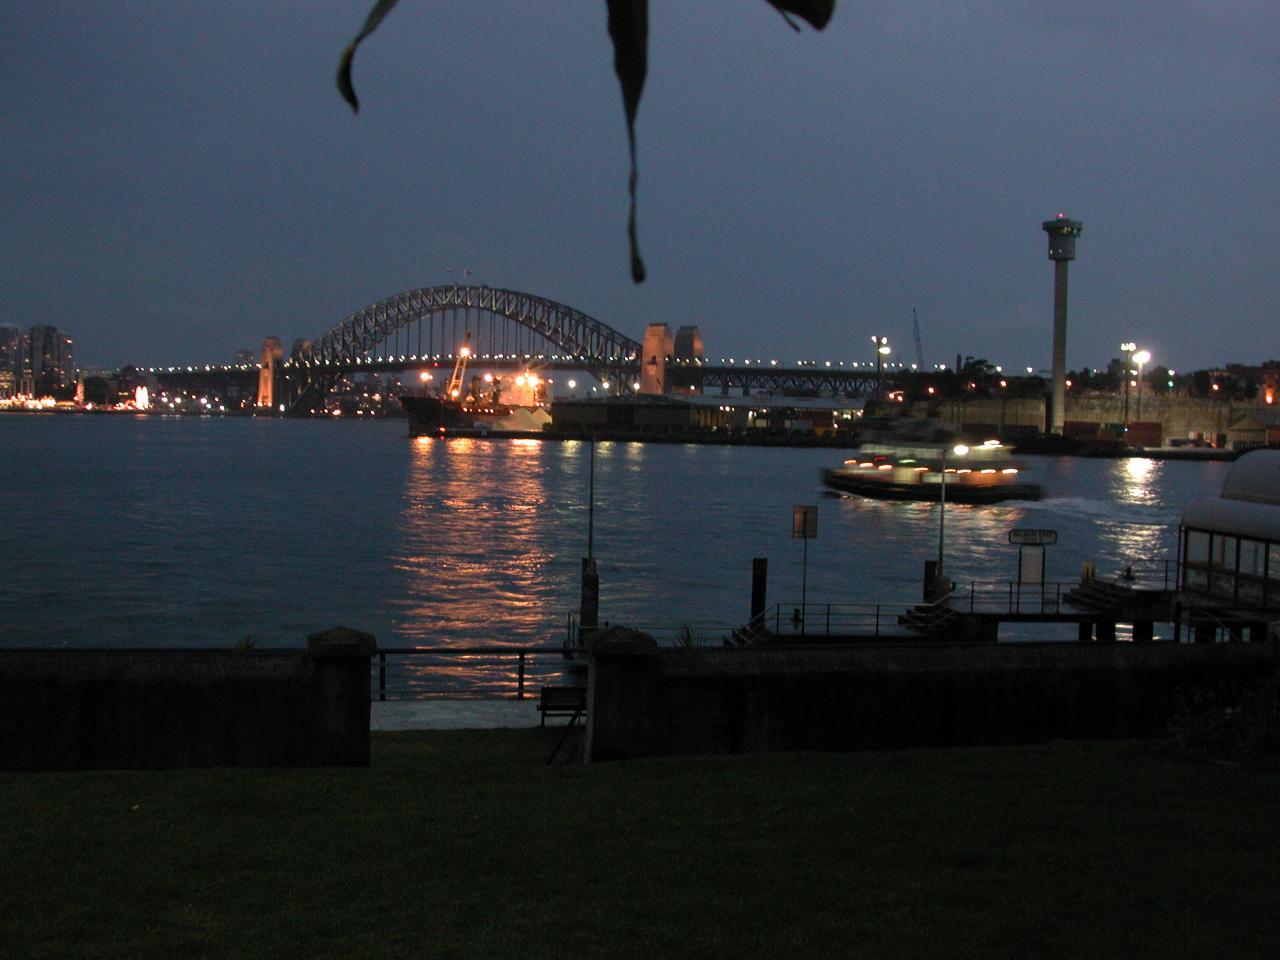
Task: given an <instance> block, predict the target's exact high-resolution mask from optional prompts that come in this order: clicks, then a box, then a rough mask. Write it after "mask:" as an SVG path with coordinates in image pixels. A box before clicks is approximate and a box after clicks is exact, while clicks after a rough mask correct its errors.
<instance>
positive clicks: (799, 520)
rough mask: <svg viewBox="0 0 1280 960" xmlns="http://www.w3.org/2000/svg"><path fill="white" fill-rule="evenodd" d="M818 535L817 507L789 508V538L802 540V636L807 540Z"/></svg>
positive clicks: (807, 571) (806, 586)
mask: <svg viewBox="0 0 1280 960" xmlns="http://www.w3.org/2000/svg"><path fill="white" fill-rule="evenodd" d="M817 536H818V508H817V507H816V506H812V507H810V506H795V507H792V508H791V539H792V540H803V541H804V561H803V564H802V566H801V568H800V610H799V614H800V635H801V636H804V629H805V628H804V621H805V606H806V604H807V602H808V589H809V541H810V540H813V539H814V538H816V537H817Z"/></svg>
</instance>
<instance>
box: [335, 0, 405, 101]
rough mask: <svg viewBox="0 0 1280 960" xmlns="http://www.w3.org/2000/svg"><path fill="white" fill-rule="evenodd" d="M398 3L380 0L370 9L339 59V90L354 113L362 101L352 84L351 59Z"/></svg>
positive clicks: (393, 0) (390, 0)
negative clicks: (362, 42)
mask: <svg viewBox="0 0 1280 960" xmlns="http://www.w3.org/2000/svg"><path fill="white" fill-rule="evenodd" d="M396 3H397V0H378V2H377V3H375V4H374V5H373V9H372V10H370V11H369V16H368V17H366V18H365V21H364V26H363V27H361V28H360V32H359V33H358V34H356V38H355V39H354V40H352V41H351V42H350V43H349V44H347V49H345V50H343V51H342V58H341V59H340V60H339V61H338V91H339V92H340V93H341V94H342V98H343V99H344V100H346V101H347V103H349V104H351V110H352V112H353V113H358V112H359V111H360V101H359V100H357V99H356V88H355V87H353V86H352V85H351V60H352V58H353V57H355V55H356V47H357V46H359V44H360V41H361V40H363V39H364V38H365V37H367V36H368V35H369V34H371V33H373V31H375V30H377V29H378V24H380V23H381V22H382V18H383V17H385V16H386V15H387V14H388V13H390V12H391V8H392V7H394V6H395V5H396Z"/></svg>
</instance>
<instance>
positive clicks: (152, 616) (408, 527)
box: [0, 416, 1230, 677]
mask: <svg viewBox="0 0 1280 960" xmlns="http://www.w3.org/2000/svg"><path fill="white" fill-rule="evenodd" d="M405 433H406V430H405V426H404V424H403V422H399V423H397V422H379V423H364V424H355V423H344V424H334V423H328V422H323V423H322V422H311V421H301V422H300V421H290V422H283V421H269V420H268V421H257V420H248V419H245V420H240V419H237V420H213V421H202V422H191V421H160V420H154V419H151V420H147V419H142V420H133V419H129V420H124V419H115V418H86V417H58V418H52V417H44V418H37V417H21V416H6V417H0V443H2V444H3V447H2V448H3V449H5V450H6V451H12V456H8V457H4V458H0V510H3V511H4V516H5V517H6V522H5V523H4V524H0V551H3V554H4V555H5V556H7V557H10V558H27V559H26V560H25V561H24V562H20V563H19V562H15V563H13V564H11V565H10V567H9V568H8V575H7V576H6V577H5V578H3V579H0V643H4V644H6V645H18V644H22V643H37V644H44V643H50V644H62V643H65V644H70V645H85V644H99V645H101V644H122V645H138V644H142V645H163V644H182V645H211V646H220V645H230V644H232V643H235V642H236V641H237V640H239V639H240V638H241V637H244V636H246V635H248V636H252V637H254V638H255V639H256V640H258V641H259V643H261V644H296V643H299V642H300V641H301V639H302V638H303V637H304V636H305V635H306V634H307V633H309V632H313V631H316V630H322V629H326V628H328V627H330V626H333V625H334V624H335V623H345V624H348V625H350V626H353V627H358V628H362V629H366V630H369V631H370V632H372V633H374V634H375V635H376V636H377V637H378V640H379V643H380V644H382V645H384V646H414V645H429V646H439V645H451V646H474V645H482V644H495V643H501V644H507V643H518V644H537V645H556V644H559V642H560V641H561V640H562V639H563V637H564V632H565V622H566V616H567V614H568V613H570V612H571V611H573V610H575V609H576V607H577V603H578V575H579V564H580V559H581V557H582V556H584V555H585V553H586V542H587V513H588V511H587V485H588V471H589V462H590V445H589V444H586V443H581V442H564V443H555V442H547V441H538V440H529V441H495V440H450V441H441V440H438V439H426V438H424V439H421V440H417V441H412V440H409V439H408V438H407V437H406V436H405ZM843 458H844V455H843V451H838V450H835V451H829V450H813V449H779V448H749V447H712V446H691V445H642V444H624V443H600V444H597V445H596V448H595V472H596V484H595V486H596V511H595V552H596V555H597V558H598V562H599V568H600V574H601V616H602V618H603V619H607V620H610V621H612V622H614V623H627V624H632V625H637V626H641V627H643V626H650V625H679V624H686V623H689V624H698V623H720V624H727V625H733V624H740V623H742V622H744V621H745V620H746V619H747V617H748V615H749V609H748V608H749V601H750V588H751V559H752V557H767V558H768V561H769V585H768V587H769V594H768V600H769V602H770V604H775V603H776V604H781V605H782V606H783V607H784V609H786V608H789V607H790V606H792V605H795V604H797V603H798V602H799V598H800V592H801V576H802V564H801V557H802V544H801V543H800V542H798V541H795V540H792V539H791V537H790V518H791V509H792V507H793V506H795V505H798V504H817V505H818V508H819V516H818V537H817V539H816V540H813V541H811V542H810V543H809V550H808V566H807V588H808V589H807V593H808V599H809V601H810V602H816V603H827V602H831V603H845V602H876V601H880V602H897V601H905V600H914V599H915V598H918V597H919V596H920V594H921V584H922V578H923V566H924V561H926V560H930V559H933V558H935V557H936V556H937V547H938V507H937V505H936V504H911V503H888V502H880V501H873V500H863V499H857V498H841V497H833V496H828V495H827V494H826V493H825V492H824V490H823V488H822V485H821V481H820V471H821V468H823V467H824V466H828V465H831V464H833V463H838V462H839V461H840V460H842V459H843ZM1027 459H1028V465H1029V467H1030V472H1031V479H1033V480H1035V481H1037V482H1039V483H1042V484H1044V485H1045V486H1046V488H1047V493H1046V497H1045V499H1044V500H1041V501H1038V502H1024V501H1017V502H1012V503H1007V504H1000V505H995V506H986V507H977V506H967V505H956V504H949V505H948V507H947V523H946V566H947V573H948V574H949V575H950V576H951V577H952V579H954V580H957V581H959V582H961V583H964V582H966V581H968V580H974V579H980V580H999V579H1008V578H1012V577H1013V576H1015V574H1016V569H1017V548H1016V547H1014V546H1012V545H1010V544H1009V542H1008V533H1009V530H1010V529H1012V528H1016V527H1037V528H1051V529H1055V530H1057V531H1058V533H1059V538H1058V543H1057V545H1056V546H1053V547H1050V548H1048V553H1047V569H1046V575H1047V577H1048V579H1050V580H1074V579H1076V578H1077V577H1078V575H1079V571H1080V566H1081V564H1082V563H1083V562H1084V561H1086V560H1093V561H1097V562H1098V563H1099V566H1100V567H1105V566H1106V565H1107V564H1108V563H1111V564H1117V563H1122V562H1123V561H1124V560H1126V559H1132V558H1148V557H1165V558H1168V559H1170V560H1172V559H1173V558H1174V556H1175V541H1176V528H1177V520H1178V515H1179V513H1180V512H1181V510H1182V508H1183V506H1184V505H1185V504H1187V503H1188V502H1190V501H1191V500H1195V499H1198V498H1199V497H1202V496H1206V495H1209V494H1211V493H1215V492H1217V490H1218V489H1219V488H1220V486H1221V482H1222V479H1223V477H1224V475H1225V473H1226V470H1227V469H1229V466H1230V465H1229V464H1221V463H1188V462H1174V461H1169V462H1162V461H1151V460H1141V459H1138V460H1086V459H1071V458H1041V457H1031V458H1027ZM55 461H56V464H57V466H58V469H54V462H55ZM33 493H34V494H37V495H38V496H39V497H43V499H44V506H43V508H41V509H33V503H35V502H36V501H34V500H33V499H32V497H33ZM439 669H440V668H433V671H434V672H435V673H436V674H437V675H438V671H439ZM477 669H479V670H481V671H486V670H487V671H491V672H501V674H502V675H503V676H504V677H510V676H511V673H510V672H508V670H509V668H508V667H507V666H506V665H505V664H492V665H488V664H486V665H482V666H478V667H477ZM468 670H469V671H471V670H472V667H471V665H470V664H468Z"/></svg>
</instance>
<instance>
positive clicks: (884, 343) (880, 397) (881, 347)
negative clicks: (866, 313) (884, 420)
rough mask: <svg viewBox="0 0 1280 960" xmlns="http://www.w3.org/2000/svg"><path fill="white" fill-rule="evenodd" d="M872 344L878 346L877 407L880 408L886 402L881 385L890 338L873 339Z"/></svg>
mask: <svg viewBox="0 0 1280 960" xmlns="http://www.w3.org/2000/svg"><path fill="white" fill-rule="evenodd" d="M871 342H872V343H874V344H875V345H876V406H877V407H879V406H880V404H881V403H882V402H883V401H884V390H883V387H882V386H881V384H882V383H883V380H882V377H883V373H884V358H885V357H887V356H888V355H889V352H890V351H889V338H888V337H872V338H871Z"/></svg>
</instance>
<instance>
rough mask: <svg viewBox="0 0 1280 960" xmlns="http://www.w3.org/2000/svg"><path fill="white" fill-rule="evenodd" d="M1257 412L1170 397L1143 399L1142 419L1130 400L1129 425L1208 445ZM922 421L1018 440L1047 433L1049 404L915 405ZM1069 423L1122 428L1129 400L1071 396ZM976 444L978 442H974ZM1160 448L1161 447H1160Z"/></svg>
mask: <svg viewBox="0 0 1280 960" xmlns="http://www.w3.org/2000/svg"><path fill="white" fill-rule="evenodd" d="M1257 409H1258V406H1257V404H1253V403H1233V402H1231V401H1228V400H1198V399H1193V398H1190V397H1170V396H1168V395H1167V394H1161V395H1156V396H1151V395H1149V394H1147V393H1144V394H1143V397H1142V416H1141V417H1139V416H1138V404H1137V398H1136V396H1135V395H1134V394H1130V396H1129V420H1130V422H1133V421H1137V420H1142V421H1145V422H1148V423H1158V424H1160V428H1159V429H1160V434H1161V438H1160V444H1167V443H1168V442H1169V440H1170V439H1187V438H1189V437H1192V436H1195V435H1203V436H1204V437H1205V438H1206V439H1209V440H1212V439H1213V438H1214V437H1217V436H1223V437H1225V436H1226V434H1227V429H1228V427H1229V426H1230V425H1231V423H1233V422H1234V421H1236V420H1237V419H1239V418H1240V417H1241V416H1243V415H1245V414H1248V413H1250V412H1252V411H1255V410H1257ZM912 412H913V413H915V414H916V415H918V416H933V417H936V418H938V419H940V420H942V421H943V422H945V423H950V424H954V425H956V426H968V427H970V428H971V429H972V428H990V429H991V430H992V432H994V433H997V434H1001V435H1005V436H1008V437H1009V438H1010V439H1013V438H1014V437H1016V436H1017V434H1018V433H1020V432H1025V431H1027V430H1029V429H1036V430H1040V429H1043V427H1044V400H1043V399H1019V400H1000V399H983V400H941V401H933V402H931V403H928V404H925V403H919V404H914V405H913V411H912ZM1065 419H1067V420H1073V421H1078V422H1084V423H1097V424H1100V425H1106V424H1119V423H1123V422H1124V419H1125V416H1124V397H1123V396H1120V395H1087V396H1071V395H1070V394H1068V395H1067V409H1066V416H1065ZM975 439H976V438H975ZM1160 444H1156V445H1160Z"/></svg>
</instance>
